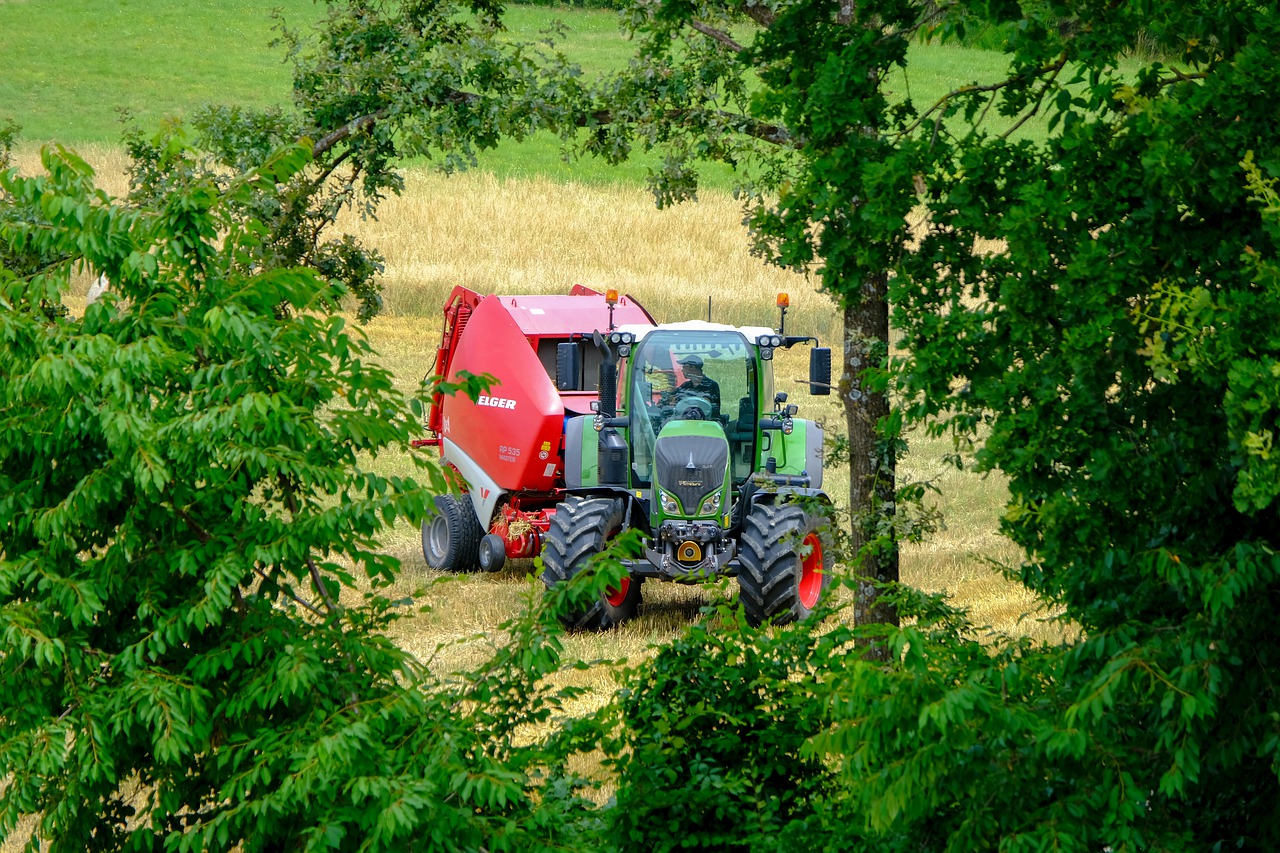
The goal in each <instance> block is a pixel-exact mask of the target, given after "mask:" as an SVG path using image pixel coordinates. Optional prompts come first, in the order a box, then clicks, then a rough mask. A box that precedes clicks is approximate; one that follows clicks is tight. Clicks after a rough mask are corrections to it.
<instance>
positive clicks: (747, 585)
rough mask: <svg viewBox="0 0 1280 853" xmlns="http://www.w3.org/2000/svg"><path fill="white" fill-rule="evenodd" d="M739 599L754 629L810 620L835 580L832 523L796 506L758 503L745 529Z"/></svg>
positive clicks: (739, 579)
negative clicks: (833, 579)
mask: <svg viewBox="0 0 1280 853" xmlns="http://www.w3.org/2000/svg"><path fill="white" fill-rule="evenodd" d="M738 560H739V562H740V563H741V570H740V571H739V572H738V587H739V599H740V600H741V601H742V608H743V610H744V611H745V612H746V616H747V621H748V622H750V623H751V624H753V625H760V624H762V623H764V622H773V623H775V624H778V625H784V624H786V623H788V622H794V621H796V620H798V619H807V618H808V617H809V616H810V615H811V614H812V613H813V610H814V608H815V607H817V605H818V602H819V601H821V599H822V594H823V593H824V592H825V591H826V589H827V586H828V584H829V583H830V582H831V569H832V566H833V564H834V563H835V549H834V547H833V546H832V543H831V532H830V527H829V522H828V520H827V519H826V518H825V517H823V516H822V515H820V514H817V513H813V512H806V511H805V510H804V509H803V508H802V507H801V506H799V505H798V504H794V503H783V504H766V503H760V504H756V505H755V506H754V507H752V508H751V512H750V513H749V514H748V515H747V518H746V523H745V524H744V525H743V528H742V541H741V547H740V548H739V551H738Z"/></svg>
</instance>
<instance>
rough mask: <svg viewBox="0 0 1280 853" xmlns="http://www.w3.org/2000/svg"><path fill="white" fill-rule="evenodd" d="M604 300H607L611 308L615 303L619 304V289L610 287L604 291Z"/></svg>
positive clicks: (606, 302)
mask: <svg viewBox="0 0 1280 853" xmlns="http://www.w3.org/2000/svg"><path fill="white" fill-rule="evenodd" d="M604 302H605V304H606V305H608V306H609V307H610V308H612V307H613V306H614V305H617V304H618V291H617V290H615V289H613V288H609V289H608V290H606V291H605V292H604Z"/></svg>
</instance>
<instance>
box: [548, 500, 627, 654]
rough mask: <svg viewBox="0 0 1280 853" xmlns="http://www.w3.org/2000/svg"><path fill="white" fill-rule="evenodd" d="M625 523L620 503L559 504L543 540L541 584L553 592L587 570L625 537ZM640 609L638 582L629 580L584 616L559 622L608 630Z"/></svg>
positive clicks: (608, 592)
mask: <svg viewBox="0 0 1280 853" xmlns="http://www.w3.org/2000/svg"><path fill="white" fill-rule="evenodd" d="M622 521H623V513H622V502H621V501H618V500H613V499H611V498H593V499H588V500H578V499H570V500H568V501H566V502H565V503H563V504H561V505H560V506H559V507H558V508H557V509H556V514H555V516H554V517H553V518H552V519H551V527H550V529H549V530H548V531H547V534H546V536H545V538H544V543H545V544H544V546H543V549H542V566H543V568H542V582H543V583H545V584H546V585H547V588H548V589H550V588H551V587H552V586H554V585H555V584H558V583H563V582H565V581H567V580H569V579H571V578H573V577H574V576H575V575H577V574H578V573H579V572H581V571H582V570H583V569H585V568H587V566H588V565H589V564H590V563H591V558H592V557H594V556H595V555H596V554H599V553H600V552H601V551H603V550H604V547H605V544H606V543H607V542H608V541H609V540H610V539H612V538H613V537H615V536H617V535H618V533H619V532H621V530H622ZM639 607H640V582H639V580H637V579H635V578H631V577H627V578H624V579H623V581H622V583H621V584H620V585H619V588H618V589H608V590H605V591H604V593H602V594H601V595H600V597H599V598H597V599H596V600H595V601H594V602H592V604H591V606H590V607H588V608H587V609H586V610H585V611H583V612H580V613H569V614H563V615H561V617H560V621H561V622H563V623H564V626H565V627H566V628H569V629H570V630H574V629H578V630H593V631H604V630H606V629H609V628H613V627H615V626H617V625H620V624H622V623H623V622H625V621H626V620H628V619H630V618H632V617H633V616H635V615H636V610H637V609H638V608H639Z"/></svg>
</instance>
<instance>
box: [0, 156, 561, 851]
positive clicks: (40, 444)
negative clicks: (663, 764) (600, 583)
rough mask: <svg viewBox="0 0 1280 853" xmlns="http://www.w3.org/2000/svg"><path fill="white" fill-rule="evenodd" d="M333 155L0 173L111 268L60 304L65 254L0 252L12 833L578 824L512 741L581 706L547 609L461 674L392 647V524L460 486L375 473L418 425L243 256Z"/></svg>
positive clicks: (49, 234)
mask: <svg viewBox="0 0 1280 853" xmlns="http://www.w3.org/2000/svg"><path fill="white" fill-rule="evenodd" d="M179 153H180V152H179ZM309 161H310V151H309V147H308V146H306V145H301V146H299V145H295V146H290V147H286V148H284V149H281V150H280V151H279V152H277V153H275V154H274V155H272V156H270V157H269V158H268V159H267V160H266V162H265V163H264V165H262V166H261V167H259V168H256V169H253V170H250V171H247V172H244V173H241V174H238V175H233V176H224V177H223V178H222V179H220V180H219V181H217V182H215V181H213V180H211V179H209V178H208V177H207V176H204V175H202V174H200V173H199V172H198V171H196V172H191V173H189V174H185V175H183V174H181V173H179V172H176V171H172V172H170V173H169V176H170V182H169V183H168V185H167V186H166V187H165V188H164V190H163V191H160V192H156V193H155V194H154V195H153V196H152V197H151V201H150V203H142V202H141V201H140V200H138V199H135V200H134V201H133V202H132V203H129V204H123V203H121V202H119V201H117V200H114V199H111V198H109V197H108V196H107V195H106V194H105V193H104V192H102V191H101V190H99V189H97V188H96V187H95V186H94V176H93V173H92V171H91V170H90V168H89V167H88V166H87V165H86V164H85V163H84V162H83V161H82V160H80V159H79V158H78V157H76V156H75V155H74V154H72V153H71V152H69V151H66V150H64V149H61V148H51V149H46V150H45V151H44V152H43V163H44V167H45V169H46V170H47V173H48V174H47V175H44V176H38V177H19V176H18V175H17V174H16V173H15V172H12V171H11V172H7V173H5V174H4V175H3V176H0V187H2V188H3V190H4V192H5V193H7V194H9V196H10V197H11V198H12V199H14V200H16V202H17V203H18V204H21V205H24V206H25V208H26V209H28V210H35V211H39V213H40V218H39V219H38V220H17V221H15V220H7V221H5V222H3V223H2V224H0V243H2V244H3V246H4V247H5V248H6V249H10V250H13V251H15V252H17V253H22V252H29V251H32V250H34V251H39V252H45V253H48V254H49V255H50V256H63V257H66V256H76V257H80V258H82V259H83V261H84V263H85V264H87V265H89V267H90V268H92V269H95V270H111V272H112V280H113V284H114V287H113V289H112V291H111V292H110V293H109V294H108V295H107V296H106V297H104V298H103V299H102V300H100V301H99V302H96V303H94V304H92V305H90V306H88V307H87V308H86V310H85V313H84V316H82V317H78V318H76V317H70V316H66V315H61V316H52V317H51V316H50V315H49V314H48V312H45V311H44V310H42V306H44V305H46V304H55V305H56V304H61V297H62V295H63V293H64V292H65V291H66V288H67V286H68V281H69V272H70V271H69V268H68V267H69V265H68V264H66V263H61V264H55V265H53V266H52V267H50V268H47V269H44V270H39V271H35V272H25V273H24V272H21V271H16V270H12V269H0V308H2V309H3V310H0V341H2V342H3V346H0V646H2V647H3V649H4V652H3V654H0V778H3V779H4V780H5V781H4V797H3V801H2V802H0V837H6V836H8V835H9V834H10V833H12V832H13V830H14V828H15V826H16V825H17V824H18V822H19V820H20V819H21V818H22V817H23V816H24V815H37V816H38V819H39V823H38V826H37V829H36V834H37V837H38V838H41V839H44V840H45V841H47V842H49V843H50V845H51V846H50V849H54V850H84V849H97V850H120V849H153V848H159V847H163V848H164V849H171V850H189V849H191V850H194V849H221V850H229V849H240V850H245V851H252V850H278V849H335V850H348V849H349V850H354V849H357V848H359V849H370V850H378V849H403V845H404V844H405V843H406V840H407V839H413V840H414V841H415V843H417V844H419V845H428V846H429V847H430V848H431V849H480V848H484V849H489V850H500V849H505V850H531V849H533V850H536V849H552V848H558V847H560V845H561V840H562V839H563V838H565V837H567V836H568V835H569V834H571V833H572V832H574V831H576V830H575V827H576V826H577V822H575V821H574V820H572V819H571V816H572V815H573V814H576V813H577V812H578V811H580V810H581V809H582V808H583V805H582V801H581V798H580V797H579V796H578V794H577V793H576V791H577V783H576V782H574V781H572V779H571V778H569V777H568V776H567V775H566V774H564V773H563V772H560V771H559V770H557V768H559V767H561V766H562V764H563V761H562V760H560V759H559V758H557V757H556V756H555V755H554V754H552V753H551V752H549V751H548V750H549V749H550V747H546V746H544V745H543V742H542V741H540V740H533V741H530V740H529V739H528V738H518V737H516V733H517V732H523V731H525V729H522V727H526V726H529V725H533V724H539V723H542V722H544V721H545V720H546V719H547V716H548V715H549V714H550V713H551V712H552V711H554V709H555V708H556V707H557V706H558V705H557V703H558V702H559V700H558V699H557V695H556V693H555V692H554V691H551V690H550V689H549V688H547V687H546V686H545V684H544V683H543V680H544V677H545V676H546V675H547V674H548V673H549V672H553V671H555V669H556V668H557V667H558V666H559V654H558V648H559V647H558V640H557V639H556V636H557V632H558V628H556V627H555V626H556V620H555V618H554V616H548V615H540V614H539V613H533V614H531V615H529V616H527V617H525V619H524V621H522V622H520V623H518V624H516V625H513V626H510V627H511V630H512V636H513V640H512V642H511V645H510V646H509V647H504V648H503V649H500V650H499V652H498V653H497V654H495V656H494V657H493V659H492V660H491V661H490V662H489V663H488V664H486V665H483V666H481V667H480V669H479V671H477V672H476V673H474V674H467V675H464V676H461V677H458V678H456V679H450V680H447V681H446V680H441V679H440V678H439V677H437V676H436V675H434V674H433V673H431V672H429V671H428V670H427V669H426V668H424V667H423V666H422V665H421V664H420V663H418V662H417V661H416V660H415V659H414V658H412V657H411V656H410V655H408V654H406V653H405V652H404V651H402V650H401V649H400V648H398V647H397V646H396V645H395V644H394V643H392V642H391V641H390V640H389V639H388V638H387V637H386V635H385V631H386V629H387V627H388V626H389V625H390V624H391V623H392V622H394V621H395V620H396V619H398V618H400V617H401V616H402V615H405V614H406V613H407V612H408V611H407V607H406V605H407V604H408V603H410V602H406V601H404V600H392V599H391V598H390V595H389V587H390V584H391V583H392V582H393V581H394V580H395V579H396V577H397V573H398V569H399V567H398V562H397V561H396V560H395V559H393V558H391V557H388V556H386V555H385V554H384V553H383V552H382V550H381V549H380V547H379V545H378V537H379V535H380V533H381V532H382V531H384V530H385V529H386V528H387V527H388V525H390V524H391V523H393V522H394V521H395V520H396V519H398V518H409V519H411V520H413V521H414V522H416V521H417V520H418V519H419V518H420V517H421V515H422V514H423V513H424V512H426V511H428V510H427V507H428V503H429V499H430V495H431V494H433V493H435V492H438V491H440V490H442V489H443V488H444V487H445V483H444V479H443V477H442V475H441V472H440V471H439V470H438V469H437V468H436V467H434V466H431V465H429V464H427V463H421V471H422V474H423V475H424V478H425V485H420V484H419V483H417V482H415V481H414V480H412V479H407V478H397V477H384V476H382V475H379V474H377V473H375V472H374V471H372V470H370V468H369V467H368V465H367V462H364V461H362V460H365V459H368V458H372V457H376V456H378V455H379V454H385V453H401V452H403V453H408V452H410V451H409V448H408V444H407V443H408V439H409V437H410V436H411V435H412V434H413V433H414V431H415V429H416V426H415V421H416V419H415V418H414V416H413V414H412V413H411V412H410V411H409V408H410V407H409V406H408V405H406V403H405V401H404V400H403V399H402V397H401V396H400V394H399V393H398V392H396V391H395V390H394V389H393V387H392V382H391V376H390V375H389V373H388V372H387V371H386V370H384V369H383V368H381V367H380V366H378V364H377V360H376V354H375V353H374V352H373V350H372V348H371V347H370V345H369V343H368V342H367V341H366V340H365V339H364V338H363V336H361V335H359V334H358V333H355V332H352V331H351V330H348V329H347V328H346V327H345V324H344V321H343V319H342V317H341V316H340V315H339V314H338V313H336V309H337V307H338V304H339V301H340V300H341V298H342V297H343V295H344V292H343V289H342V288H341V287H340V286H338V285H336V284H334V283H333V282H331V281H328V280H326V279H325V278H324V277H322V276H320V275H318V274H317V273H316V272H315V271H314V270H309V269H305V268H287V267H286V268H279V267H270V266H262V267H258V268H256V269H252V270H249V269H248V265H247V264H246V263H245V259H246V258H259V257H261V254H260V250H261V245H262V241H263V240H264V239H266V235H265V234H264V231H263V228H262V226H261V225H260V224H259V223H258V222H257V221H255V220H254V219H252V218H249V217H246V216H245V215H244V210H245V209H246V208H245V203H246V200H248V199H250V198H251V199H252V200H253V201H254V203H258V204H261V203H264V200H265V201H269V200H270V199H271V198H272V197H273V194H274V193H275V192H276V190H277V188H279V187H281V186H285V185H287V184H288V182H289V180H290V179H291V178H292V177H293V176H294V175H296V174H297V173H298V172H299V171H300V170H302V169H304V168H306V166H307V164H308V163H309ZM281 306H284V307H286V308H287V310H284V311H282V310H281ZM517 659H518V661H519V667H518V668H517V667H516V666H513V664H512V661H513V660H517ZM495 685H496V686H495ZM33 843H35V842H34V841H33Z"/></svg>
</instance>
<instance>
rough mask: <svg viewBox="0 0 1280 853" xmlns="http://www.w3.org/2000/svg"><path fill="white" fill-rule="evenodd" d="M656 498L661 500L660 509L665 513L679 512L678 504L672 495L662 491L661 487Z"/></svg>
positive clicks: (675, 513)
mask: <svg viewBox="0 0 1280 853" xmlns="http://www.w3.org/2000/svg"><path fill="white" fill-rule="evenodd" d="M658 499H659V500H661V501H662V511H663V512H665V513H666V514H667V515H679V514H680V504H679V502H677V501H676V499H675V497H674V496H672V495H670V494H668V493H667V492H664V491H663V490H662V489H658Z"/></svg>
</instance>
